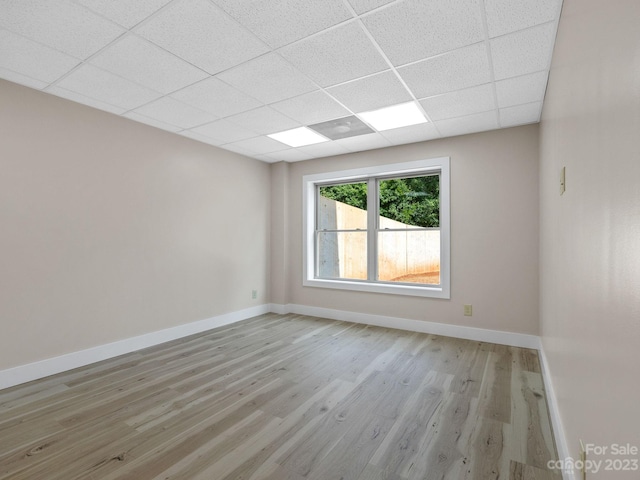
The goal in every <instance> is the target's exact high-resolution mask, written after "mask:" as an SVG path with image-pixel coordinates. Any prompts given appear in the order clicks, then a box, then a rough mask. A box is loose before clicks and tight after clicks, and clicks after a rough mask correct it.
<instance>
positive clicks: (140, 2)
mask: <svg viewBox="0 0 640 480" xmlns="http://www.w3.org/2000/svg"><path fill="white" fill-rule="evenodd" d="M76 2H77V3H79V4H81V5H84V6H85V7H87V8H90V9H91V10H93V11H94V12H96V13H99V14H100V15H103V16H105V17H107V18H108V19H110V20H113V21H114V22H116V23H119V24H120V25H122V26H123V27H126V28H131V27H133V26H134V25H137V24H138V23H140V22H141V21H142V20H144V19H145V18H147V17H148V16H149V15H151V14H153V13H154V12H156V11H157V10H159V9H160V8H161V7H163V6H164V5H166V4H167V3H169V2H170V0H135V1H131V0H109V1H105V0H76Z"/></svg>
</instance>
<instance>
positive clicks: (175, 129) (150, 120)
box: [123, 112, 182, 132]
mask: <svg viewBox="0 0 640 480" xmlns="http://www.w3.org/2000/svg"><path fill="white" fill-rule="evenodd" d="M123 116H125V117H127V118H129V119H131V120H135V121H136V122H140V123H144V124H146V125H150V126H152V127H156V128H160V129H162V130H167V131H169V132H179V131H180V130H182V129H181V128H180V127H176V126H175V125H170V124H168V123H165V122H161V121H159V120H156V119H154V118H150V117H147V116H146V115H140V114H139V113H136V112H128V113H125V114H124V115H123Z"/></svg>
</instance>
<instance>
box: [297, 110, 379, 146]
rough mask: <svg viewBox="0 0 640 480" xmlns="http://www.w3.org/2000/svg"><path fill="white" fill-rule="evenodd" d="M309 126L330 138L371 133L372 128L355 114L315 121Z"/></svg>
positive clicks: (336, 138)
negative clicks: (326, 120)
mask: <svg viewBox="0 0 640 480" xmlns="http://www.w3.org/2000/svg"><path fill="white" fill-rule="evenodd" d="M309 128H311V129H312V130H315V131H316V132H318V133H319V134H321V135H324V136H325V137H327V138H330V139H331V140H340V139H341V138H348V137H355V136H357V135H365V134H367V133H373V130H372V129H371V128H369V126H367V124H366V123H364V122H363V121H362V120H360V119H359V118H358V117H356V116H355V115H351V116H349V117H343V118H338V119H336V120H330V121H328V122H321V123H316V124H315V125H309Z"/></svg>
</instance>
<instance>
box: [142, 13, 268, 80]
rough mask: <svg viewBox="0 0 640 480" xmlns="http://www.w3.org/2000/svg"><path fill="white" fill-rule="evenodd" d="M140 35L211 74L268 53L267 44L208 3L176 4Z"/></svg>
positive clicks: (147, 24)
mask: <svg viewBox="0 0 640 480" xmlns="http://www.w3.org/2000/svg"><path fill="white" fill-rule="evenodd" d="M137 33H138V34H140V35H141V36H143V37H145V38H147V39H149V40H151V41H152V42H154V43H155V44H157V45H160V46H161V47H163V48H164V49H166V50H169V51H170V52H172V53H174V54H176V55H178V56H179V57H181V58H183V59H185V60H186V61H187V62H189V63H192V64H193V65H195V66H197V67H200V68H202V69H203V70H205V71H207V72H209V73H211V74H215V73H218V72H221V71H223V70H226V69H228V68H231V67H234V66H236V65H239V64H240V63H242V62H245V61H247V60H250V59H252V58H254V57H257V56H258V55H261V54H263V53H266V52H267V51H268V48H267V46H266V45H265V44H264V43H262V42H261V41H260V40H258V39H257V38H256V37H255V36H253V35H252V34H251V33H249V32H248V31H246V30H245V29H244V28H242V27H241V26H240V25H238V24H237V23H236V22H235V21H234V20H232V19H231V18H229V17H228V16H227V15H226V14H225V13H224V12H223V11H222V10H220V9H219V8H218V7H216V6H214V5H213V4H211V3H210V2H208V1H207V0H182V1H178V2H176V3H173V4H171V5H169V7H167V8H165V9H164V10H162V11H161V12H160V13H158V15H156V16H155V17H153V18H152V19H151V20H150V21H149V22H148V23H145V24H144V25H142V26H141V27H139V28H138V29H137Z"/></svg>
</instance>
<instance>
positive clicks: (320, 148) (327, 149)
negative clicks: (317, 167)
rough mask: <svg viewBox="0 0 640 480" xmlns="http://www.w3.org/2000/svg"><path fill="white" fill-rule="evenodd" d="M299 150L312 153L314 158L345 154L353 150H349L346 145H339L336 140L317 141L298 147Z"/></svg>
mask: <svg viewBox="0 0 640 480" xmlns="http://www.w3.org/2000/svg"><path fill="white" fill-rule="evenodd" d="M298 150H300V151H301V152H303V153H306V154H308V155H311V156H312V157H313V158H319V157H329V156H333V155H344V154H345V153H349V152H351V150H347V149H346V148H345V147H343V146H341V145H338V144H337V143H336V142H323V143H316V144H315V145H307V146H306V147H298Z"/></svg>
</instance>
